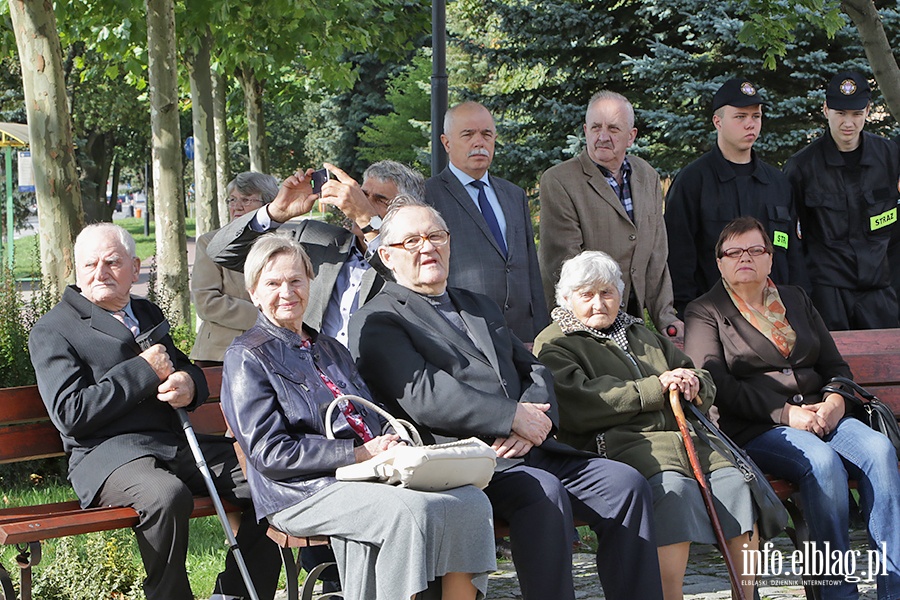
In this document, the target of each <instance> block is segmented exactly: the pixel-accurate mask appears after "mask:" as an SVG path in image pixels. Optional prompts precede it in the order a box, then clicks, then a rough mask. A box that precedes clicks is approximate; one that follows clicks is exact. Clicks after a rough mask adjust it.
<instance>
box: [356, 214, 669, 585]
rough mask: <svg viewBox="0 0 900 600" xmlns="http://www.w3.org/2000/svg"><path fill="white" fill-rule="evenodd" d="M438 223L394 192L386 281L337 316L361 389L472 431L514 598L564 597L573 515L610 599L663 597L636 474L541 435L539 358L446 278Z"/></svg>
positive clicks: (430, 435) (442, 429)
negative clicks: (583, 526)
mask: <svg viewBox="0 0 900 600" xmlns="http://www.w3.org/2000/svg"><path fill="white" fill-rule="evenodd" d="M450 239H451V234H450V233H449V232H448V231H447V224H446V223H445V222H444V220H443V219H442V218H441V215H440V214H439V213H438V212H437V211H436V210H434V208H432V207H430V206H426V205H422V204H418V203H415V202H414V201H412V202H408V201H407V200H406V199H404V198H402V197H401V198H398V199H397V200H396V201H395V205H394V206H393V207H392V208H391V209H390V210H389V211H388V214H387V217H386V218H385V221H384V225H383V228H382V244H381V247H380V248H379V250H378V252H379V254H380V255H381V259H382V262H383V263H384V265H385V266H386V267H387V268H389V269H390V270H391V272H392V273H393V275H394V279H395V281H396V283H394V282H388V283H386V284H385V286H384V288H383V289H382V291H381V292H380V293H379V294H378V295H377V296H376V297H375V298H374V299H372V300H370V301H369V302H367V303H366V305H365V306H363V307H362V308H361V309H360V310H359V311H357V313H356V314H355V315H354V316H353V318H352V319H351V321H350V351H351V353H352V354H353V355H354V357H355V358H356V361H357V366H358V367H359V371H360V374H361V375H362V376H363V378H364V379H365V380H366V383H367V384H368V385H369V389H370V390H371V391H372V393H373V395H374V397H375V398H376V399H377V400H378V401H380V402H382V403H383V404H384V405H386V406H387V407H389V409H390V410H391V411H392V412H393V413H395V414H396V415H397V416H401V417H403V418H406V419H409V420H411V421H413V422H414V423H415V424H416V426H417V427H418V429H419V432H420V433H421V434H422V437H423V439H425V440H427V441H428V442H432V441H446V439H447V438H448V437H449V438H464V437H469V436H478V437H481V438H483V439H485V440H486V441H487V442H488V443H490V444H492V445H493V448H494V449H495V450H496V452H497V456H498V458H499V459H498V470H497V472H495V473H494V477H493V480H492V481H491V483H490V485H489V486H488V487H487V488H486V489H485V493H486V494H487V495H488V497H489V498H490V500H491V503H492V504H493V507H494V511H495V513H496V514H497V515H498V516H500V517H502V518H503V519H505V520H506V521H508V522H509V525H510V539H511V542H512V552H513V560H514V561H515V564H516V570H517V571H518V574H519V581H520V584H521V586H522V593H523V597H524V598H526V599H529V600H536V599H540V600H547V599H548V598H553V599H554V600H567V599H572V598H574V597H575V593H574V588H573V583H572V542H573V540H572V532H573V517H574V518H575V519H580V520H583V521H585V522H587V523H588V524H589V525H590V527H591V528H592V529H593V530H594V531H595V532H596V534H597V538H598V541H599V549H598V551H597V569H598V571H599V574H600V581H601V583H602V585H603V589H604V592H605V594H606V597H607V598H609V599H610V600H615V599H619V600H624V599H626V598H627V599H632V598H641V599H642V600H643V599H651V598H662V589H661V584H660V576H659V563H658V561H657V553H656V545H655V540H654V536H653V532H652V523H651V521H652V506H651V502H652V500H651V494H650V490H649V487H648V485H647V482H646V480H645V479H644V478H643V477H641V476H640V475H639V474H638V473H637V471H635V470H634V469H632V468H631V467H629V466H627V465H624V464H622V463H618V462H614V461H611V460H607V459H603V458H599V457H598V456H597V455H595V454H592V453H588V452H582V451H579V450H575V449H574V448H572V447H570V446H566V445H565V444H562V443H560V442H558V441H557V440H556V439H555V437H554V431H555V429H556V423H557V409H556V398H555V396H554V392H553V382H552V379H551V376H550V373H549V371H548V369H547V368H546V367H545V366H544V365H542V364H541V363H539V362H538V361H537V359H535V357H534V356H533V355H531V353H530V352H528V350H527V349H526V348H525V346H524V345H523V344H522V342H520V341H519V340H518V339H517V338H516V336H514V335H513V334H512V333H510V330H509V327H508V326H507V324H506V323H505V322H504V319H503V313H502V312H501V311H500V310H499V308H498V307H497V305H496V303H494V302H493V301H492V300H491V299H490V298H488V297H486V296H484V295H482V294H477V293H474V292H471V291H468V290H463V289H457V288H448V287H447V282H448V277H449V275H450V273H451V272H452V266H451V262H450V256H451V253H450Z"/></svg>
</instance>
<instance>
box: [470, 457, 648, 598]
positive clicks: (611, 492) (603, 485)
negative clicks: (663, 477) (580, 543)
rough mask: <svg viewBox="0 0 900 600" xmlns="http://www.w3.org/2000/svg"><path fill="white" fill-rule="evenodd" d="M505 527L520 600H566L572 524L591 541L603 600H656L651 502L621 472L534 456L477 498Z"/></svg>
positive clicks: (640, 480)
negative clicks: (583, 526) (587, 530)
mask: <svg viewBox="0 0 900 600" xmlns="http://www.w3.org/2000/svg"><path fill="white" fill-rule="evenodd" d="M484 491H485V493H486V494H487V496H488V498H490V500H491V504H492V505H493V507H494V513H495V514H497V515H498V516H499V517H501V518H503V519H504V520H506V521H507V522H508V523H509V538H510V543H511V545H512V555H513V562H514V563H515V565H516V572H517V573H518V575H519V584H520V586H521V588H522V597H523V598H524V599H525V600H547V599H548V598H553V599H554V600H571V599H573V598H574V597H575V590H574V584H573V582H572V542H573V541H574V540H573V531H574V529H573V517H574V518H575V519H579V520H581V521H584V522H586V523H587V524H588V525H589V526H590V527H591V529H592V530H593V531H594V532H595V533H596V534H597V540H598V543H599V547H598V549H597V572H598V574H599V577H600V584H601V585H602V586H603V592H604V594H605V596H606V598H607V599H608V600H633V599H634V598H641V599H642V600H654V599H656V598H659V599H661V598H662V584H661V583H660V576H659V560H658V558H657V553H656V540H655V538H654V534H653V496H652V494H651V492H650V486H649V484H648V483H647V480H646V479H644V477H643V476H642V475H641V474H640V473H638V472H637V471H636V470H634V469H632V468H631V467H629V466H628V465H625V464H623V463H619V462H615V461H612V460H608V459H604V458H585V457H581V456H574V455H566V454H558V453H551V452H545V451H543V450H541V449H539V448H534V449H532V450H531V452H529V454H528V458H527V459H526V461H525V463H523V464H521V465H517V466H515V467H513V468H511V469H509V470H507V471H504V472H501V473H495V474H494V478H493V479H492V480H491V484H490V485H489V486H488V487H487V488H486V489H485V490H484Z"/></svg>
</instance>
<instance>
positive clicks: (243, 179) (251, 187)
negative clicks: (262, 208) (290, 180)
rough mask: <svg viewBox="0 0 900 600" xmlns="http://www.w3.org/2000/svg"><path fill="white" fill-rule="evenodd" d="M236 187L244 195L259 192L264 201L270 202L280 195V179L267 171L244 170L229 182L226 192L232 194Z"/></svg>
mask: <svg viewBox="0 0 900 600" xmlns="http://www.w3.org/2000/svg"><path fill="white" fill-rule="evenodd" d="M235 188H236V189H237V191H239V192H240V193H241V194H243V195H244V196H250V195H251V194H259V199H260V200H262V203H263V204H268V203H269V202H271V201H272V200H274V199H275V196H277V195H278V180H277V179H275V178H274V177H272V176H271V175H266V174H265V173H258V172H256V171H244V172H243V173H238V174H237V176H235V178H234V179H232V180H231V181H229V182H228V185H227V186H225V194H226V195H230V194H231V192H232V191H233V190H234V189H235Z"/></svg>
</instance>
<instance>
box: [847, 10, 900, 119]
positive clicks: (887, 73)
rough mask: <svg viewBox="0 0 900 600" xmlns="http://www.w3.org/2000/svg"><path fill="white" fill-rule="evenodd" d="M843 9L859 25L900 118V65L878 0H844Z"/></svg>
mask: <svg viewBox="0 0 900 600" xmlns="http://www.w3.org/2000/svg"><path fill="white" fill-rule="evenodd" d="M841 9H843V11H844V12H845V13H847V16H848V17H850V20H851V21H853V24H854V25H856V30H857V31H858V32H859V39H860V40H862V44H863V48H865V50H866V57H867V58H868V59H869V65H871V67H872V73H874V75H875V81H877V82H878V87H879V88H881V93H882V94H883V95H884V101H885V103H887V107H888V110H889V111H891V114H892V115H893V116H894V118H895V119H900V67H898V66H897V59H896V58H894V52H893V50H892V49H891V44H890V42H889V41H888V39H887V35H885V33H884V26H883V25H882V23H881V15H880V14H879V13H878V9H877V8H875V3H874V2H873V1H872V0H842V1H841Z"/></svg>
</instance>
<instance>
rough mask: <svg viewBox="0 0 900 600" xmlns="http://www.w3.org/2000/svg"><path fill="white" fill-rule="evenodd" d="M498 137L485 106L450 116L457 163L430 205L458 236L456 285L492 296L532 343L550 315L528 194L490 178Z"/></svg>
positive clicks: (448, 137)
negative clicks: (489, 170) (543, 288)
mask: <svg viewBox="0 0 900 600" xmlns="http://www.w3.org/2000/svg"><path fill="white" fill-rule="evenodd" d="M496 137H497V128H496V127H495V126H494V118H493V117H492V116H491V113H490V112H489V111H488V109H486V108H485V107H484V106H482V105H481V104H478V103H477V102H464V103H462V104H458V105H457V106H454V107H453V108H451V109H450V110H448V111H447V114H446V116H445V117H444V134H443V135H441V141H442V142H443V143H444V149H445V150H446V151H447V154H448V156H449V157H450V163H449V165H448V166H447V168H446V169H444V170H443V171H442V172H441V173H440V174H438V175H436V176H434V177H432V178H430V179H429V180H428V181H426V182H425V201H426V202H427V203H429V204H431V205H432V206H434V207H435V208H436V209H438V212H440V213H441V215H442V216H443V217H444V219H446V221H447V225H448V226H449V228H450V232H451V233H452V234H453V240H454V242H455V243H454V247H455V248H456V250H455V252H454V253H453V258H452V259H451V264H450V285H451V286H453V287H458V288H463V289H466V290H471V291H473V292H478V293H480V294H485V295H486V296H488V297H489V298H491V299H492V300H493V301H494V302H496V303H497V305H498V306H500V308H501V309H502V310H503V316H504V317H505V318H506V322H507V323H508V324H509V327H510V329H512V332H513V333H514V334H516V336H517V337H518V338H519V339H520V340H522V341H523V342H526V343H531V342H533V341H534V338H535V336H536V335H537V334H538V333H539V332H540V331H541V330H542V329H543V328H544V327H546V326H547V325H548V324H549V323H550V315H549V313H548V312H547V303H546V301H545V300H544V294H543V291H542V288H541V272H540V268H539V267H538V259H537V250H536V249H535V245H534V229H533V228H532V225H531V212H530V211H529V210H528V198H526V197H525V191H524V190H523V189H522V188H520V187H519V186H517V185H515V184H513V183H510V182H509V181H506V180H505V179H500V178H499V177H495V176H493V175H489V174H488V168H489V167H490V166H491V161H493V159H494V142H495V140H496Z"/></svg>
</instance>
